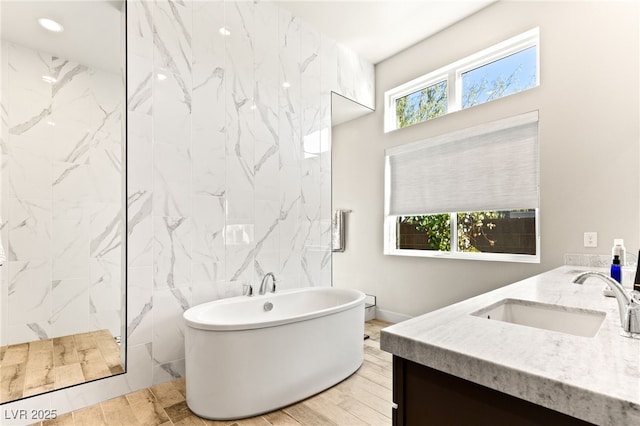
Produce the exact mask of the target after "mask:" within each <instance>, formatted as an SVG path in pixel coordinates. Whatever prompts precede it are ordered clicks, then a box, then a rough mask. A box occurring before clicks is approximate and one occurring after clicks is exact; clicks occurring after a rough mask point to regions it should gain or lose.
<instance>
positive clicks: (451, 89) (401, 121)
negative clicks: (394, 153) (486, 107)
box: [384, 28, 540, 132]
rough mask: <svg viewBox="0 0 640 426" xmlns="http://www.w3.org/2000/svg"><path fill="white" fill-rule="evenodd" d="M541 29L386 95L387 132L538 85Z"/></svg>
mask: <svg viewBox="0 0 640 426" xmlns="http://www.w3.org/2000/svg"><path fill="white" fill-rule="evenodd" d="M538 51H539V29H538V28H535V29H533V30H530V31H527V32H525V33H523V34H520V35H518V36H516V37H513V38H511V39H509V40H506V41H504V42H502V43H499V44H497V45H495V46H491V47H489V48H487V49H484V50H482V51H480V52H478V53H476V54H474V55H471V56H468V57H466V58H464V59H461V60H459V61H457V62H454V63H452V64H449V65H447V66H444V67H442V68H440V69H438V70H435V71H433V72H430V73H428V74H426V75H423V76H421V77H418V78H416V79H414V80H412V81H409V82H407V83H405V84H402V85H401V86H398V87H395V88H393V89H391V90H388V91H387V92H385V124H384V127H385V132H389V131H392V130H396V129H400V128H403V127H407V126H411V125H413V124H417V123H421V122H424V121H427V120H430V119H433V118H436V117H439V116H441V115H444V114H448V113H451V112H455V111H459V110H461V109H465V108H469V107H472V106H475V105H479V104H482V103H485V102H490V101H492V100H495V99H499V98H502V97H505V96H508V95H511V94H514V93H518V92H522V91H525V90H528V89H531V88H534V87H537V86H538V85H539V83H540V75H539V68H540V67H539V53H538Z"/></svg>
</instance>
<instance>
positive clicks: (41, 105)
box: [0, 42, 124, 345]
mask: <svg viewBox="0 0 640 426" xmlns="http://www.w3.org/2000/svg"><path fill="white" fill-rule="evenodd" d="M2 48H3V55H2V77H3V79H4V80H3V84H2V86H3V88H4V90H3V95H4V98H3V99H2V105H3V108H2V113H3V116H2V119H3V135H2V136H3V138H2V172H1V174H2V176H1V177H2V186H1V194H2V197H1V200H0V202H1V214H2V221H1V235H2V243H3V247H4V248H5V251H6V254H7V262H6V263H5V264H4V266H3V268H2V269H1V273H2V277H1V284H0V291H1V296H2V297H1V299H2V302H1V303H2V305H3V306H2V309H1V311H2V329H1V330H0V336H2V339H0V340H1V341H0V344H1V345H7V344H15V343H21V342H26V341H32V340H37V339H47V338H53V337H59V336H64V335H69V334H73V333H78V332H86V331H90V330H98V329H103V328H107V329H109V330H110V331H111V332H112V334H113V335H114V336H119V335H120V333H121V331H120V327H121V318H120V316H121V303H120V297H121V293H122V291H121V288H122V277H121V275H122V244H121V239H122V225H123V220H122V189H121V188H122V173H121V172H122V167H121V163H122V151H123V149H122V142H121V141H122V137H121V135H122V113H123V103H122V100H121V99H120V98H121V96H120V95H119V94H121V93H122V92H123V90H124V88H123V83H122V78H121V77H120V76H119V75H117V74H113V73H110V72H106V71H101V70H96V69H92V68H89V67H87V66H85V65H82V64H79V63H75V62H72V61H69V60H66V59H63V58H59V57H55V56H52V55H51V54H47V53H43V52H37V51H35V50H33V49H30V48H26V47H23V46H20V45H17V44H14V43H9V42H3V46H2Z"/></svg>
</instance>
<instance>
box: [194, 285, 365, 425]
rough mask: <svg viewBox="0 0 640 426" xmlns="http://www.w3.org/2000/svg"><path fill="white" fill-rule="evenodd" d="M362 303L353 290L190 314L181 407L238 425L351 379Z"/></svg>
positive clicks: (244, 300)
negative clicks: (235, 421)
mask: <svg viewBox="0 0 640 426" xmlns="http://www.w3.org/2000/svg"><path fill="white" fill-rule="evenodd" d="M364 298H365V295H364V293H362V292H360V291H357V290H346V289H337V288H303V289H294V290H286V291H282V292H277V293H269V294H266V295H260V296H252V297H248V296H240V297H233V298H228V299H221V300H216V301H213V302H208V303H204V304H202V305H198V306H194V307H193V308H190V309H188V310H187V311H186V312H185V313H184V318H185V321H186V323H187V327H186V332H185V363H186V381H187V405H188V406H189V408H190V409H191V410H192V411H193V412H194V413H196V414H197V415H198V416H201V417H205V418H208V419H215V420H230V419H240V418H244V417H250V416H254V415H257V414H262V413H266V412H269V411H273V410H276V409H278V408H281V407H284V406H286V405H289V404H292V403H294V402H296V401H300V400H302V399H305V398H307V397H309V396H311V395H314V394H316V393H318V392H320V391H322V390H324V389H327V388H329V387H331V386H333V385H335V384H337V383H338V382H340V381H341V380H343V379H345V378H347V377H349V376H350V375H351V374H352V373H354V372H355V371H356V370H357V369H358V368H359V367H360V365H362V359H363V345H362V339H363V335H364ZM269 304H271V305H272V308H271V309H270V310H266V309H267V308H268V307H269V306H270V305H269ZM265 305H266V307H265Z"/></svg>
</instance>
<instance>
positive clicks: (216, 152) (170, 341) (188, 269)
mask: <svg viewBox="0 0 640 426" xmlns="http://www.w3.org/2000/svg"><path fill="white" fill-rule="evenodd" d="M223 33H224V34H223ZM227 33H228V34H227ZM225 34H227V35H225ZM127 40H128V82H127V84H128V99H127V102H128V114H127V120H128V141H127V145H128V148H127V149H128V153H127V161H128V163H127V170H128V188H127V191H128V197H129V198H128V209H129V211H128V216H129V218H128V246H127V250H128V277H127V293H128V294H127V300H128V307H127V309H128V313H127V315H128V336H127V373H126V374H125V375H122V376H117V377H114V378H110V379H106V380H101V381H98V382H95V383H89V384H86V385H82V386H80V387H76V388H70V389H67V390H64V391H61V392H55V393H53V394H50V395H45V396H42V397H37V398H35V399H30V400H24V401H21V402H19V403H15V404H11V405H10V408H14V407H15V408H21V407H26V408H33V407H35V406H38V407H40V406H48V407H51V408H53V409H58V410H61V411H68V410H70V409H72V408H78V407H82V406H86V405H89V404H92V403H95V402H99V401H101V400H104V399H106V398H109V397H112V396H116V395H121V394H124V393H127V392H129V391H131V390H135V389H140V388H143V387H147V386H149V385H151V384H155V383H160V382H164V381H167V380H170V379H172V378H174V377H177V376H180V375H183V374H184V348H183V344H184V339H183V327H184V326H183V322H182V313H183V311H184V310H185V309H187V308H189V307H190V306H193V305H196V304H199V303H202V302H205V301H208V300H212V299H218V298H223V297H230V296H235V295H240V294H241V292H242V287H243V285H247V284H251V285H253V286H257V285H259V283H260V279H261V278H262V276H263V274H264V273H266V272H274V273H275V275H276V277H277V278H278V288H279V289H285V288H292V287H302V286H328V285H331V244H330V243H331V241H330V238H331V232H330V222H331V220H330V219H331V202H330V200H331V92H332V91H333V92H336V93H338V94H341V95H343V96H345V97H347V98H350V99H353V100H355V101H357V102H359V103H361V104H363V105H366V106H370V107H373V103H374V93H373V90H374V69H373V65H371V64H370V63H367V62H366V61H364V60H361V59H360V58H359V57H357V56H356V55H355V54H353V53H352V52H351V51H349V50H348V49H346V48H344V47H343V46H340V45H339V44H337V43H336V42H335V41H333V40H331V39H329V38H327V37H325V36H324V35H322V34H320V33H318V32H317V31H315V30H314V29H312V28H311V27H309V26H308V25H307V24H305V23H304V22H302V21H300V20H299V19H297V18H295V17H294V16H292V15H291V14H290V13H289V12H288V11H286V10H285V9H282V8H280V7H278V6H276V5H275V4H274V3H271V2H266V1H261V2H251V1H240V2H231V1H225V2H222V1H194V2H191V1H186V2H185V1H177V2H170V1H164V0H160V1H153V2H152V1H128V38H127ZM256 356H257V358H256V362H258V360H259V354H258V353H256ZM212 385H213V386H215V385H216V384H212ZM36 404H37V405H36Z"/></svg>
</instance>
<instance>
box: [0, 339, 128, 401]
mask: <svg viewBox="0 0 640 426" xmlns="http://www.w3.org/2000/svg"><path fill="white" fill-rule="evenodd" d="M122 372H124V369H123V368H122V364H121V363H120V346H118V344H117V343H116V342H115V340H114V338H113V336H112V335H111V333H110V332H109V330H98V331H92V332H88V333H80V334H75V335H71V336H63V337H56V338H53V339H46V340H37V341H33V342H27V343H20V344H16V345H9V346H3V347H1V348H0V403H4V402H7V401H13V400H16V399H20V398H23V397H27V396H32V395H36V394H39V393H42V392H48V391H52V390H56V389H61V388H64V387H67V386H72V385H77V384H80V383H85V382H88V381H91V380H95V379H100V378H102V377H107V376H111V375H114V374H118V373H122Z"/></svg>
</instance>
